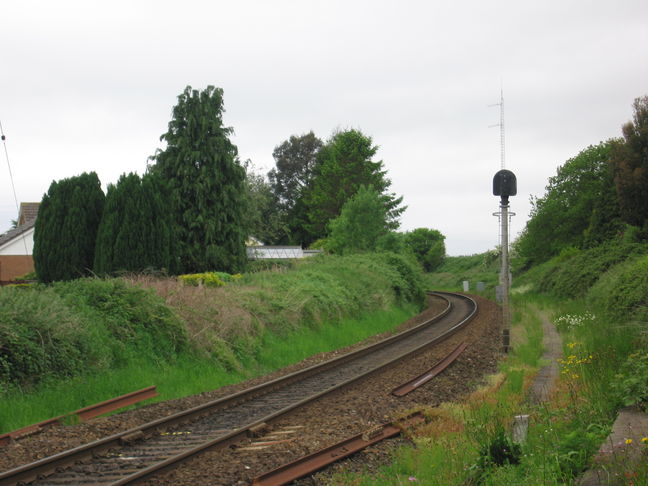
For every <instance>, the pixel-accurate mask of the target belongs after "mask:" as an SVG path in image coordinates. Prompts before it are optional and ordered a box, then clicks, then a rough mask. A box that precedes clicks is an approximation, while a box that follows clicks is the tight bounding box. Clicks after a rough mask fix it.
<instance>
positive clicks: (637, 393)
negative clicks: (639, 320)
mask: <svg viewBox="0 0 648 486" xmlns="http://www.w3.org/2000/svg"><path fill="white" fill-rule="evenodd" d="M619 371H620V373H619V374H618V375H616V378H615V381H614V382H613V383H612V389H613V390H614V391H615V393H616V395H617V396H618V398H619V400H620V401H621V402H622V403H623V404H624V405H626V406H629V405H639V406H641V407H642V408H643V409H644V410H645V411H646V413H648V333H644V334H643V335H642V336H641V337H640V339H638V341H637V351H636V352H635V353H632V354H630V355H629V356H628V358H627V359H626V361H625V363H624V364H623V365H622V366H621V369H620V370H619Z"/></svg>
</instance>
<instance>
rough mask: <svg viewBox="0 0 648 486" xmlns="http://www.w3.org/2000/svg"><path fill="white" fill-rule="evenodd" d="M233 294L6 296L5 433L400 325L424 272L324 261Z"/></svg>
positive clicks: (205, 385)
mask: <svg viewBox="0 0 648 486" xmlns="http://www.w3.org/2000/svg"><path fill="white" fill-rule="evenodd" d="M291 267H294V268H288V269H286V268H283V269H278V270H275V271H262V272H257V273H250V274H245V275H243V277H242V278H240V279H237V280H235V281H232V282H231V283H229V284H228V285H226V286H224V287H218V288H209V287H191V286H187V285H183V284H182V283H180V282H178V281H176V280H175V279H153V278H131V279H108V280H101V279H81V280H76V281H73V282H68V283H57V284H54V285H51V286H36V287H33V288H2V289H0V343H1V346H0V433H2V432H3V431H7V430H12V429H15V428H17V427H20V426H23V425H26V424H29V423H33V422H36V421H39V420H43V419H46V418H49V417H52V416H56V415H59V414H62V413H65V412H69V411H72V410H75V409H78V408H81V407H83V406H86V405H89V404H92V403H96V402H99V401H102V400H105V399H107V398H110V397H112V396H116V395H120V394H123V393H126V392H129V391H133V390H135V389H139V388H143V387H145V386H149V385H151V384H155V385H157V386H158V392H159V393H160V397H159V398H158V400H164V399H169V398H175V397H180V396H185V395H188V394H193V393H198V392H202V391H205V390H212V389H216V388H218V387H220V386H223V385H226V384H230V383H236V382H240V381H242V380H245V379H247V378H250V377H254V376H258V375H261V374H264V373H267V372H269V371H272V370H274V369H277V368H280V367H282V366H285V365H288V364H290V363H294V362H297V361H299V360H301V359H303V358H305V357H307V356H310V355H312V354H315V353H318V352H323V351H328V350H331V349H336V348H339V347H342V346H345V345H349V344H352V343H354V342H357V341H359V340H362V339H364V338H366V337H368V336H371V335H374V334H377V333H380V332H383V331H386V330H390V329H393V328H394V327H395V326H396V325H398V324H399V323H401V322H403V321H404V320H406V319H407V318H408V317H410V316H411V315H414V314H415V313H416V312H418V311H419V309H420V308H421V305H422V303H423V286H422V279H421V274H420V272H419V270H418V268H417V267H416V266H414V265H412V264H411V263H409V262H408V261H406V260H404V259H403V258H401V257H397V256H393V255H358V256H353V257H345V258H341V257H321V258H320V257H318V258H315V259H312V260H308V261H304V262H301V263H299V264H296V265H293V266H291Z"/></svg>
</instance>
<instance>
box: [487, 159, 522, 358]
mask: <svg viewBox="0 0 648 486" xmlns="http://www.w3.org/2000/svg"><path fill="white" fill-rule="evenodd" d="M516 194H517V178H516V177H515V174H514V173H513V172H511V171H510V170H506V169H502V170H500V171H498V172H497V173H496V174H495V177H493V195H494V196H500V212H499V213H493V215H494V216H499V219H500V228H501V231H500V237H501V241H500V246H501V252H502V267H501V270H500V288H501V298H502V350H503V351H504V352H505V353H508V352H509V349H510V343H511V340H510V334H511V333H510V330H511V312H510V307H509V289H510V287H511V279H510V267H509V251H508V250H509V220H510V218H511V216H515V213H510V212H509V197H510V196H515V195H516Z"/></svg>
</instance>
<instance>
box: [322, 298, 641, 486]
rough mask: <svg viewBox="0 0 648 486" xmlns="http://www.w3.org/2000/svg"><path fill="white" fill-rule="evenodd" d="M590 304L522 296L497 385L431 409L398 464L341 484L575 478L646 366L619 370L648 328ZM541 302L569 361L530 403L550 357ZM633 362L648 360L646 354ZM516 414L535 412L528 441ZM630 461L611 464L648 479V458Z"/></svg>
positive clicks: (346, 477)
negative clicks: (543, 398) (617, 320)
mask: <svg viewBox="0 0 648 486" xmlns="http://www.w3.org/2000/svg"><path fill="white" fill-rule="evenodd" d="M584 306H585V304H583V303H582V302H581V303H578V302H570V303H569V304H564V303H560V302H557V301H555V300H550V299H548V298H546V297H542V298H540V297H534V296H530V295H528V294H525V295H522V296H516V297H515V298H514V307H515V312H514V320H513V326H512V343H513V350H514V351H513V352H512V353H511V354H510V355H509V356H507V358H506V359H504V360H503V361H502V363H501V369H500V373H499V374H497V375H494V376H492V377H491V383H490V385H489V386H487V387H485V388H484V389H481V390H478V391H476V392H475V393H473V394H472V395H471V396H469V397H467V399H466V400H465V401H464V402H462V403H459V404H443V405H442V406H441V407H438V408H435V409H430V410H428V411H427V414H428V416H429V418H430V422H429V423H428V424H427V425H426V426H425V427H423V428H420V429H417V430H416V431H415V432H414V433H413V435H411V439H412V440H413V441H414V443H415V445H416V447H414V448H413V447H403V448H402V449H400V450H399V451H398V453H397V455H396V456H395V458H394V462H393V464H391V465H389V466H386V467H384V468H383V469H382V470H381V471H380V472H379V473H377V474H364V475H363V474H340V475H337V476H335V477H334V478H333V480H332V482H331V484H334V485H354V486H361V485H362V486H365V485H366V486H369V485H382V486H387V485H390V486H391V485H403V484H424V485H426V486H427V485H430V486H436V485H438V486H441V485H443V486H449V485H457V484H462V485H488V486H501V485H509V484H527V485H564V484H574V483H575V480H576V478H577V477H578V475H579V474H580V473H581V472H582V471H583V470H584V469H586V468H587V467H588V465H589V464H590V461H591V459H592V455H593V453H594V452H595V451H596V450H597V449H598V447H599V445H600V443H601V442H602V441H603V440H604V439H605V438H606V437H607V434H608V433H609V429H610V426H611V423H612V421H613V419H614V417H615V412H616V410H617V409H618V407H619V406H620V404H621V402H622V400H623V394H622V393H620V392H619V390H620V389H624V388H623V386H620V385H615V384H619V383H620V384H621V385H622V384H623V383H626V384H627V380H628V377H635V376H637V375H636V373H637V371H638V370H637V369H633V370H631V371H629V372H628V373H627V374H626V375H625V378H624V375H623V374H619V370H622V369H623V366H625V365H623V364H622V363H623V362H624V359H625V358H624V357H625V356H626V355H627V354H628V351H629V348H632V347H633V346H635V347H636V346H640V344H638V342H637V341H636V339H641V338H640V336H641V332H639V330H638V329H635V330H634V331H632V332H629V328H628V326H627V325H624V326H614V325H611V324H610V322H609V321H607V320H606V319H604V318H602V317H597V316H595V315H594V314H592V313H591V312H589V311H588V310H587V309H586V308H585V307H584ZM540 307H544V308H545V311H548V310H551V309H553V310H554V320H555V321H556V322H558V327H559V330H560V332H561V334H562V335H563V340H564V355H565V357H564V358H563V359H562V360H561V361H560V369H561V378H560V380H559V384H558V387H557V390H556V391H555V393H554V394H553V396H552V398H551V400H550V401H549V402H547V403H545V404H542V405H536V406H532V405H530V404H529V403H528V402H526V401H525V395H526V392H525V390H526V389H527V388H528V387H529V385H530V383H531V381H532V377H533V376H534V374H535V372H536V371H537V370H538V368H539V367H540V366H542V365H543V364H545V363H543V360H542V359H541V353H542V349H543V348H542V344H541V336H542V331H541V324H542V323H541V320H540V319H539V318H538V311H537V309H538V308H540ZM631 336H635V338H636V339H635V338H632V337H631ZM630 356H632V355H630ZM638 361H639V360H637V359H635V362H638ZM646 364H647V365H648V360H647V361H646ZM633 366H634V367H635V368H637V367H641V366H643V365H642V364H641V362H640V361H639V364H636V363H633ZM641 369H643V368H641ZM610 383H612V386H610ZM633 383H634V382H633ZM625 389H628V387H626V388H625ZM638 395H639V396H638ZM626 398H628V399H629V401H631V402H634V403H643V402H642V400H643V399H642V398H641V396H640V392H634V394H633V393H632V392H631V393H630V397H626ZM516 415H528V416H529V427H528V434H527V437H526V440H524V441H514V440H513V435H512V428H513V427H512V426H513V418H514V416H516ZM646 442H648V439H647V440H646ZM638 446H639V447H644V448H645V450H644V451H643V454H644V457H645V458H646V459H648V444H642V445H638ZM620 459H621V460H619V461H618V462H617V463H613V464H612V465H610V467H616V468H618V469H620V471H619V474H620V475H621V477H626V478H627V479H628V482H627V483H624V484H628V485H630V484H632V485H634V486H637V485H642V486H645V485H647V484H648V466H647V464H648V461H645V462H644V463H643V465H642V464H639V465H638V466H636V465H635V466H631V465H629V464H628V463H626V462H624V461H623V460H622V459H623V458H620ZM624 468H625V469H624Z"/></svg>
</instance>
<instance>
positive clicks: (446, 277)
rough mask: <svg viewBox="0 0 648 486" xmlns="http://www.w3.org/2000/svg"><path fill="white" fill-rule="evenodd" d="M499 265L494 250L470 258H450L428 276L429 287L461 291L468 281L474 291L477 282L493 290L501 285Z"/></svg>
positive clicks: (469, 256)
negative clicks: (464, 282)
mask: <svg viewBox="0 0 648 486" xmlns="http://www.w3.org/2000/svg"><path fill="white" fill-rule="evenodd" d="M499 265H500V263H499V256H498V253H497V252H496V251H494V250H493V251H487V252H485V253H479V254H475V255H468V256H449V257H446V258H445V259H444V261H443V263H442V264H441V266H440V267H439V268H437V269H436V270H435V271H434V272H433V273H430V274H427V275H426V278H427V282H428V287H429V288H432V289H437V290H461V289H462V288H463V281H464V280H468V281H469V282H470V288H471V290H472V291H474V290H475V286H476V284H477V282H484V283H485V284H486V287H487V288H489V289H491V290H492V289H493V288H494V287H495V286H496V285H498V283H499V270H500V267H499Z"/></svg>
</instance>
